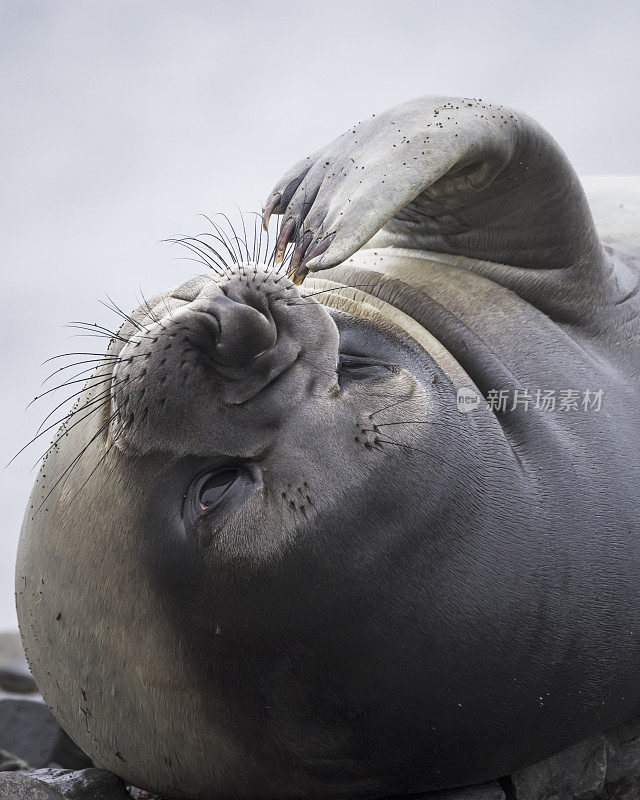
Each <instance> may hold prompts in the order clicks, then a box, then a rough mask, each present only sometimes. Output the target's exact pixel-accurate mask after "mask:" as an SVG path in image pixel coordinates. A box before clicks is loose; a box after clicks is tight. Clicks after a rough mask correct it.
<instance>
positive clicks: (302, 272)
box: [287, 267, 309, 286]
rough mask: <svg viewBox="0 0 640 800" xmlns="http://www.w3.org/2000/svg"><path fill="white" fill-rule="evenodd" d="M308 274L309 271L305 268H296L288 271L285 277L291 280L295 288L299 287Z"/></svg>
mask: <svg viewBox="0 0 640 800" xmlns="http://www.w3.org/2000/svg"><path fill="white" fill-rule="evenodd" d="M308 274H309V270H308V269H307V268H306V267H298V268H297V269H289V270H288V272H287V277H288V278H289V279H290V280H292V281H293V282H294V283H295V285H296V286H300V285H301V283H302V282H303V281H304V279H305V278H306V277H307V275H308Z"/></svg>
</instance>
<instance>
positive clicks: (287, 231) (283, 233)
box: [274, 219, 296, 264]
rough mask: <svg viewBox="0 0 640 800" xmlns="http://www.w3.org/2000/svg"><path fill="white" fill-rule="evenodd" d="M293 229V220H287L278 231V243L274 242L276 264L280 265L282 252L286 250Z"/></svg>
mask: <svg viewBox="0 0 640 800" xmlns="http://www.w3.org/2000/svg"><path fill="white" fill-rule="evenodd" d="M295 229H296V221H295V220H294V219H288V220H287V221H286V222H285V223H284V225H283V226H282V228H281V229H280V235H279V236H278V241H277V242H276V255H275V259H274V261H275V263H276V264H281V263H282V259H283V258H284V251H285V250H286V249H287V245H288V244H289V239H290V238H291V236H292V235H293V232H294V231H295Z"/></svg>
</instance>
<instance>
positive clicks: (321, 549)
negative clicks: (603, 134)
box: [16, 98, 640, 798]
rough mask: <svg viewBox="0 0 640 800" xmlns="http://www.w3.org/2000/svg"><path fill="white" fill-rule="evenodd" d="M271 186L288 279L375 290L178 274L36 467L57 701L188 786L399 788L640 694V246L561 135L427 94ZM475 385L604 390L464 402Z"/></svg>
mask: <svg viewBox="0 0 640 800" xmlns="http://www.w3.org/2000/svg"><path fill="white" fill-rule="evenodd" d="M403 148H404V149H403ZM272 213H279V214H282V215H283V224H282V235H281V238H280V242H279V250H280V252H281V253H282V252H283V251H284V247H285V246H286V244H287V242H290V241H293V242H294V244H295V248H296V249H295V253H294V256H293V262H292V265H293V273H294V274H293V277H295V278H296V280H300V279H301V278H302V277H304V275H305V274H306V273H307V272H308V270H312V271H316V272H318V271H319V270H329V271H328V272H323V273H322V278H324V277H325V276H327V278H328V279H330V280H331V281H333V282H334V283H337V284H340V285H346V284H348V285H350V286H354V287H359V288H358V289H356V290H352V291H351V293H352V296H353V297H354V298H355V300H354V302H351V303H348V302H346V303H345V302H342V301H339V300H335V295H340V290H338V291H337V292H334V293H332V292H330V291H329V289H330V288H331V287H332V286H333V285H334V283H328V282H326V281H324V282H323V280H321V279H318V280H317V281H316V282H315V283H314V282H311V284H309V288H307V286H306V284H305V285H303V286H302V287H300V288H296V286H295V285H294V284H293V283H292V282H291V281H290V280H289V279H288V278H286V277H284V275H283V273H282V272H277V271H273V270H271V271H270V270H267V269H265V268H263V267H259V266H254V265H246V266H236V267H234V268H233V269H232V270H230V271H229V273H227V274H225V275H224V276H216V275H213V276H211V275H208V276H200V277H198V278H195V279H193V280H192V281H190V282H189V283H187V284H185V285H184V286H182V287H179V288H178V289H174V290H169V291H168V292H166V293H164V294H163V295H160V296H158V297H156V298H154V299H153V300H152V301H151V302H150V307H148V308H141V309H139V310H138V311H137V312H135V313H134V315H133V319H134V323H132V324H127V325H125V326H124V327H123V329H122V330H121V332H120V334H119V338H118V339H116V340H115V341H114V342H112V344H111V345H110V349H109V352H108V355H107V357H106V358H105V362H104V363H103V365H102V366H101V367H100V370H99V371H98V374H99V375H106V376H111V383H110V389H111V393H110V402H109V404H108V405H107V406H106V407H104V408H103V407H102V404H101V403H96V404H95V405H94V406H93V408H96V409H97V410H96V413H92V414H88V415H84V416H83V418H82V419H79V420H78V418H77V417H76V420H75V421H74V419H73V418H71V419H70V420H69V422H68V424H67V427H66V429H64V430H63V431H62V432H61V434H60V436H59V439H58V442H57V446H56V447H55V448H54V450H53V451H52V453H51V454H50V455H49V457H48V458H47V460H46V462H45V464H44V466H43V469H42V471H41V474H40V476H39V477H38V481H37V483H36V486H35V488H34V492H33V495H32V500H31V503H30V509H29V510H28V511H27V514H26V517H25V523H24V527H23V532H22V536H21V541H20V549H19V555H18V563H17V570H16V584H17V598H18V613H19V620H20V628H21V632H22V636H23V640H24V643H25V649H26V653H27V656H28V658H29V659H30V663H31V666H32V669H33V672H34V675H35V678H36V680H37V682H38V685H39V686H40V688H41V690H42V692H43V694H44V696H45V698H46V699H47V701H48V702H49V704H50V705H51V707H52V708H53V711H54V713H55V714H56V716H57V717H58V719H59V720H60V722H61V723H62V725H63V726H64V727H65V729H66V730H67V731H68V732H69V734H70V735H71V736H72V737H73V738H74V739H75V740H76V741H77V742H78V743H79V744H80V745H81V746H82V747H84V748H85V750H86V751H87V752H88V753H89V754H90V755H91V756H92V757H93V759H94V760H95V762H96V764H98V765H99V766H103V767H106V768H108V769H111V770H113V771H115V772H117V773H118V774H119V775H122V776H123V777H124V778H126V779H127V780H128V781H130V782H132V783H134V784H136V785H138V786H141V787H145V788H148V789H151V790H153V791H156V792H158V793H159V794H162V795H164V796H167V797H204V798H216V797H282V798H285V797H300V796H307V797H317V798H325V797H330V796H341V795H342V796H344V795H358V796H367V797H378V796H383V795H385V794H402V793H415V792H419V791H425V790H431V789H437V788H442V787H450V786H459V785H465V784H470V783H476V782H480V781H484V780H488V779H491V778H495V777H499V776H501V775H505V774H508V773H510V772H512V771H514V770H516V769H519V768H522V767H524V766H525V765H527V764H530V763H533V762H535V761H538V760H540V759H542V758H545V757H546V756H548V755H551V754H552V753H554V752H556V751H557V750H559V749H560V748H562V747H564V746H566V745H568V744H571V743H572V742H575V741H578V740H579V739H581V738H583V737H585V736H588V735H591V734H594V733H596V732H598V731H601V730H605V729H607V728H609V727H612V726H613V725H615V724H618V723H620V722H623V721H624V720H626V719H629V718H631V717H632V716H634V715H635V714H637V713H638V711H639V710H640V709H639V705H640V693H639V692H638V688H637V674H636V673H637V663H638V657H639V655H640V653H639V649H640V643H639V642H638V640H639V638H640V631H638V628H637V620H638V618H639V617H640V588H639V586H638V581H637V571H638V567H639V566H640V543H639V542H640V516H639V514H638V510H639V509H638V506H639V496H638V486H640V455H639V454H640V401H639V399H638V397H639V395H640V391H639V390H640V379H639V372H640V369H639V367H640V357H639V355H638V339H639V338H640V324H639V323H638V319H639V312H640V303H639V301H638V294H637V291H636V290H637V286H638V280H639V276H638V261H637V259H634V257H633V255H632V254H631V255H630V254H626V255H625V254H623V251H618V250H614V249H612V248H606V249H605V248H603V246H602V245H601V243H600V241H599V239H598V237H597V234H596V231H595V227H594V225H593V221H592V219H591V216H590V213H589V209H588V206H587V203H586V200H585V198H584V195H583V192H582V189H581V187H580V184H579V182H578V180H577V178H576V177H575V174H574V173H573V170H572V169H571V167H570V165H569V164H568V162H567V160H566V158H565V157H564V155H563V154H562V152H561V151H560V149H559V148H558V146H557V145H556V144H555V143H554V142H553V141H552V140H551V139H550V137H549V136H548V135H547V134H546V133H545V132H544V131H542V130H541V129H540V128H539V126H537V125H536V124H535V123H534V122H533V121H531V120H529V119H527V118H526V117H523V116H522V115H519V114H517V113H516V112H514V111H511V110H507V109H504V108H502V107H491V106H488V104H481V103H478V102H475V101H467V100H462V99H457V100H452V101H448V100H447V101H444V100H442V99H439V98H422V99H420V100H416V101H412V102H411V103H408V104H405V105H403V106H400V107H398V108H397V109H392V110H391V111H389V112H385V114H382V115H377V116H376V117H373V118H372V119H371V120H368V121H367V122H366V123H363V124H362V125H361V126H359V127H355V128H353V129H351V130H350V131H348V132H347V133H345V134H344V135H343V136H342V137H339V138H338V139H337V140H335V141H334V142H332V143H331V144H329V145H328V146H327V147H326V148H323V149H322V150H321V151H319V152H318V153H316V154H315V155H314V156H312V157H310V158H309V159H305V160H304V161H303V162H300V163H299V164H297V165H296V166H295V167H294V168H293V169H292V170H291V171H290V172H289V173H288V174H287V175H286V176H285V177H284V178H283V179H282V180H281V181H280V182H279V183H278V184H277V185H276V187H275V189H274V191H273V192H272V194H271V195H270V196H269V197H268V199H267V202H266V204H265V215H266V216H267V217H268V216H269V215H270V214H272ZM374 235H376V239H375V241H374V242H369V240H370V239H371V237H372V236H374ZM368 242H369V246H366V245H367V243H368ZM359 248H362V249H360V250H358V249H359ZM400 248H404V249H400ZM407 248H408V249H407ZM356 251H358V252H356ZM323 291H324V292H325V293H324V294H323V293H319V294H318V293H317V292H323ZM305 293H307V294H309V296H308V297H306V298H305V297H304V295H305ZM312 295H313V296H312ZM330 297H334V302H330V299H329V298H330ZM459 387H468V388H473V389H475V390H477V391H479V392H480V393H482V394H484V395H485V396H487V395H488V393H489V392H490V391H491V390H492V389H505V390H509V391H511V392H513V391H514V390H515V389H519V390H522V391H524V390H530V391H531V392H532V393H533V392H534V391H535V389H536V388H553V389H557V390H558V391H559V390H563V389H567V388H573V389H578V390H579V389H584V388H585V387H588V388H590V389H593V390H598V389H602V390H603V406H602V409H601V410H600V411H599V412H598V411H594V410H592V411H584V410H581V409H573V410H567V411H565V412H560V411H557V412H548V411H547V412H545V411H541V410H539V409H535V408H533V406H530V407H529V408H528V409H526V410H525V409H524V408H523V407H518V408H516V409H515V410H513V411H509V412H504V413H500V412H495V411H492V410H490V409H488V408H485V407H484V404H481V406H479V407H478V408H477V409H475V410H474V411H472V412H470V413H462V411H461V410H459V408H458V406H457V403H456V398H457V390H458V388H459ZM100 391H102V390H101V389H99V388H95V386H94V387H93V388H91V386H90V387H89V388H88V389H87V390H86V393H85V395H84V398H83V400H81V403H91V402H92V399H94V398H95V397H97V396H98V394H99V392H100ZM83 448H86V450H85V451H84V454H83V455H82V456H81V458H80V459H79V460H78V462H77V464H76V465H75V467H74V468H73V469H71V470H67V468H68V466H69V464H70V462H72V461H73V459H74V457H75V456H76V455H77V454H78V453H79V452H81V451H82V450H83ZM65 470H67V471H66V472H65Z"/></svg>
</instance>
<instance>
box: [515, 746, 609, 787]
mask: <svg viewBox="0 0 640 800" xmlns="http://www.w3.org/2000/svg"><path fill="white" fill-rule="evenodd" d="M606 768H607V754H606V749H605V743H604V740H603V738H602V737H601V736H596V737H594V738H592V739H587V740H585V741H584V742H580V743H579V744H576V745H574V746H573V747H568V748H567V749H566V750H562V751H561V752H560V753H558V754H556V755H555V756H552V757H551V758H547V759H546V760H545V761H540V762H538V763H537V764H533V765H532V766H531V767H527V768H526V769H523V770H520V772H515V773H514V774H513V775H512V776H511V781H512V783H513V788H514V790H515V795H516V798H517V800H543V798H551V797H554V798H557V800H574V798H580V800H596V798H598V797H600V796H601V795H602V791H603V789H604V783H605V775H606Z"/></svg>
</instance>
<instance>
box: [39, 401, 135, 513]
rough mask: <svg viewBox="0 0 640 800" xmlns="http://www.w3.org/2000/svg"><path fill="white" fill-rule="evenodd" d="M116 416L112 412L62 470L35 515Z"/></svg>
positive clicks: (116, 413)
mask: <svg viewBox="0 0 640 800" xmlns="http://www.w3.org/2000/svg"><path fill="white" fill-rule="evenodd" d="M118 414H119V412H118V411H114V412H113V414H111V415H110V417H109V419H108V420H107V421H106V422H105V423H104V424H103V425H101V426H100V428H99V429H98V430H97V432H96V433H95V434H94V435H93V436H92V437H91V439H89V441H88V442H87V444H86V445H85V446H84V447H83V448H82V450H81V451H80V452H79V453H78V455H77V456H76V457H75V458H74V459H73V461H72V462H71V463H70V464H69V466H68V467H67V468H66V469H65V470H64V472H62V474H61V475H60V476H59V477H58V479H57V480H56V481H55V483H54V484H53V486H52V487H51V489H49V491H48V492H47V494H46V495H45V496H44V498H43V500H42V502H41V503H40V505H39V506H38V508H37V510H36V514H37V513H38V512H39V511H40V509H41V508H42V506H43V505H44V504H45V503H46V502H47V500H48V499H49V497H51V494H52V492H53V491H54V490H55V488H56V487H57V486H58V484H59V483H60V481H62V480H63V479H65V483H66V479H67V478H68V476H69V475H70V474H71V471H72V470H73V468H74V467H75V466H76V465H77V464H78V462H79V461H80V460H81V459H82V456H83V455H84V454H85V453H86V452H87V450H88V449H89V447H90V446H91V445H92V444H93V442H95V440H96V439H97V438H98V437H99V436H100V435H101V434H102V433H103V432H104V431H105V430H106V429H107V428H108V427H109V425H111V423H112V421H113V420H114V419H115V418H116V416H117V415H118Z"/></svg>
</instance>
